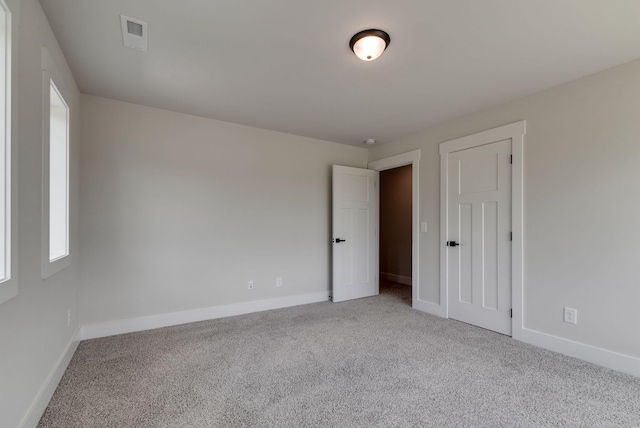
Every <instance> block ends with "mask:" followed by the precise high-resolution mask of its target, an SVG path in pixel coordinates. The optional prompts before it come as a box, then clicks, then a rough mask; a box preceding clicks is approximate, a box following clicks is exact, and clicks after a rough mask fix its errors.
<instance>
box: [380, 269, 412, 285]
mask: <svg viewBox="0 0 640 428" xmlns="http://www.w3.org/2000/svg"><path fill="white" fill-rule="evenodd" d="M382 278H385V279H387V280H389V281H393V282H398V283H400V284H405V285H411V284H412V282H411V277H410V276H402V275H396V274H395V273H388V272H380V279H382Z"/></svg>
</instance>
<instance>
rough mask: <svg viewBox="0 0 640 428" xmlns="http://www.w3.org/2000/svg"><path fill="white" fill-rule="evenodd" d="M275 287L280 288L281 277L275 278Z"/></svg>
mask: <svg viewBox="0 0 640 428" xmlns="http://www.w3.org/2000/svg"><path fill="white" fill-rule="evenodd" d="M276 287H282V277H281V276H279V277H277V278H276Z"/></svg>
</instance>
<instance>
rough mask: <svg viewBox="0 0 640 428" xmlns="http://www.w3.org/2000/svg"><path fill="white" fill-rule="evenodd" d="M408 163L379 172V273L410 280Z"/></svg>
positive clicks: (409, 190) (409, 186)
mask: <svg viewBox="0 0 640 428" xmlns="http://www.w3.org/2000/svg"><path fill="white" fill-rule="evenodd" d="M411 195H412V194H411V165H405V166H402V167H400V168H393V169H388V170H386V171H381V172H380V273H381V274H391V275H398V276H400V277H403V278H402V279H404V280H406V281H408V283H409V284H411V282H410V280H411Z"/></svg>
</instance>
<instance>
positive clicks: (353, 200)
mask: <svg viewBox="0 0 640 428" xmlns="http://www.w3.org/2000/svg"><path fill="white" fill-rule="evenodd" d="M332 241H333V244H332V245H333V292H332V296H333V301H334V302H341V301H343V300H350V299H358V298H360V297H369V296H375V295H377V294H378V292H379V288H378V172H377V171H372V170H369V169H360V168H350V167H346V166H338V165H334V166H333V240H332Z"/></svg>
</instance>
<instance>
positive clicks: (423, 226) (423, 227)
mask: <svg viewBox="0 0 640 428" xmlns="http://www.w3.org/2000/svg"><path fill="white" fill-rule="evenodd" d="M428 230H429V228H428V227H427V222H426V221H425V222H423V223H420V232H422V233H427V231H428Z"/></svg>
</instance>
